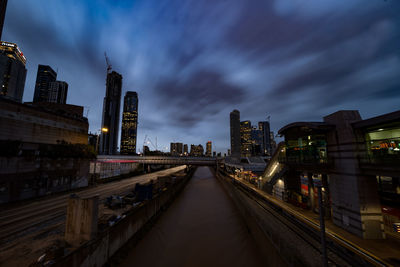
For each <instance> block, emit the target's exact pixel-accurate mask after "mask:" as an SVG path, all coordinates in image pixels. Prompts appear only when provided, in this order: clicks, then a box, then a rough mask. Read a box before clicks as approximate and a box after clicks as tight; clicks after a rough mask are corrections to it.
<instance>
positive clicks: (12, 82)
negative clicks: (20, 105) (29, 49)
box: [0, 42, 26, 102]
mask: <svg viewBox="0 0 400 267" xmlns="http://www.w3.org/2000/svg"><path fill="white" fill-rule="evenodd" d="M25 63H26V58H25V56H24V54H23V53H22V52H21V50H19V48H18V46H17V45H16V44H13V43H8V42H1V45H0V96H3V97H6V98H10V99H13V100H15V101H18V102H22V96H23V94H24V87H25V78H26V68H25Z"/></svg>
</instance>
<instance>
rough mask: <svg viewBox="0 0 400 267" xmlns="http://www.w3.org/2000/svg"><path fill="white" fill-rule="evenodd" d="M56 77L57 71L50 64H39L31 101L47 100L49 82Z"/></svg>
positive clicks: (53, 80)
mask: <svg viewBox="0 0 400 267" xmlns="http://www.w3.org/2000/svg"><path fill="white" fill-rule="evenodd" d="M56 79H57V73H56V72H55V71H54V70H53V69H52V68H51V67H50V66H47V65H39V66H38V71H37V75H36V84H35V94H34V96H33V102H49V95H50V84H51V83H52V82H55V81H56Z"/></svg>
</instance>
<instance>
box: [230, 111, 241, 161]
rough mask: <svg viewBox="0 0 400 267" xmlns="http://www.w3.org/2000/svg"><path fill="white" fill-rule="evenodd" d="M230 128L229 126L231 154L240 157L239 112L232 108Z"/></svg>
mask: <svg viewBox="0 0 400 267" xmlns="http://www.w3.org/2000/svg"><path fill="white" fill-rule="evenodd" d="M230 128H231V155H232V156H233V157H237V158H239V157H240V151H241V141H240V112H239V111H238V110H236V109H235V110H233V111H232V112H231V113H230Z"/></svg>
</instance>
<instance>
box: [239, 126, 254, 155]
mask: <svg viewBox="0 0 400 267" xmlns="http://www.w3.org/2000/svg"><path fill="white" fill-rule="evenodd" d="M240 143H241V147H240V154H241V157H250V156H251V155H252V145H253V142H252V140H251V122H250V121H241V122H240Z"/></svg>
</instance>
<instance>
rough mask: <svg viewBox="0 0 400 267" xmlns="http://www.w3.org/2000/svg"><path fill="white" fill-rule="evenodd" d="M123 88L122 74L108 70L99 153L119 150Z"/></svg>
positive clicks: (106, 153)
mask: <svg viewBox="0 0 400 267" xmlns="http://www.w3.org/2000/svg"><path fill="white" fill-rule="evenodd" d="M121 90H122V75H121V74H119V73H117V72H115V71H113V72H108V73H107V82H106V96H105V97H104V102H103V118H102V124H101V135H100V147H99V153H100V154H102V155H112V154H116V153H117V150H118V147H117V146H118V128H119V113H120V105H121V104H120V103H121Z"/></svg>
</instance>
